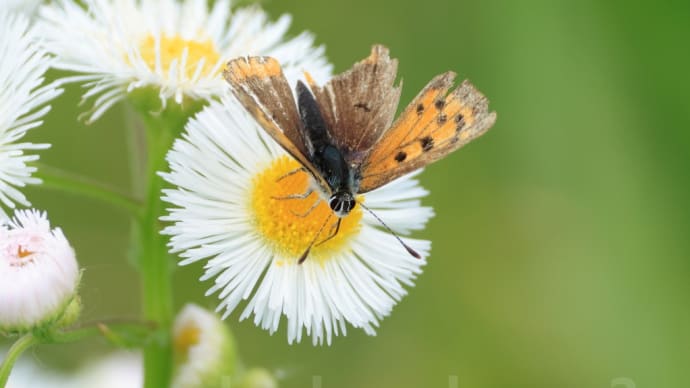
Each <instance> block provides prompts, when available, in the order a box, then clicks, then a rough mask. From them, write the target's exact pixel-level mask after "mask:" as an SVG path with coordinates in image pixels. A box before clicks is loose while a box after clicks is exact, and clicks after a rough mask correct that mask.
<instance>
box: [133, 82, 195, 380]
mask: <svg viewBox="0 0 690 388" xmlns="http://www.w3.org/2000/svg"><path fill="white" fill-rule="evenodd" d="M128 97H129V99H130V101H131V102H132V106H133V107H134V108H135V110H136V111H137V113H139V117H140V118H141V119H142V121H143V123H144V127H145V128H146V131H145V133H146V151H147V152H146V156H147V158H146V173H145V175H144V177H145V178H146V179H147V181H146V182H145V185H143V186H145V193H144V195H143V198H144V212H143V214H142V217H141V219H140V220H138V221H139V222H138V223H137V225H136V230H135V231H136V234H137V236H138V239H137V241H138V248H139V249H138V256H139V261H138V264H139V268H140V273H141V283H142V293H143V301H142V308H143V313H144V319H145V320H147V321H151V322H155V323H156V325H157V327H158V332H157V333H156V334H157V335H156V336H155V337H154V340H152V341H149V342H148V343H147V344H146V346H144V387H145V388H161V387H167V386H169V385H170V380H171V375H172V365H173V352H172V334H171V327H172V320H173V292H172V269H173V265H172V260H171V259H170V257H169V255H168V250H167V246H166V242H167V238H166V237H165V236H163V235H161V234H160V229H161V225H160V222H159V219H160V217H161V216H162V215H163V210H164V207H163V202H162V200H161V194H162V193H161V190H162V189H163V187H164V186H165V182H164V180H163V178H161V177H160V176H159V175H158V172H159V171H165V170H167V164H166V162H165V155H166V153H167V152H168V151H169V150H170V148H171V146H172V144H173V140H174V139H175V137H176V136H177V135H179V134H180V133H181V132H182V131H183V129H184V125H185V123H187V120H188V119H189V117H191V116H192V115H194V113H196V112H198V111H199V110H201V108H202V107H203V105H204V104H205V103H206V102H205V101H204V100H199V101H195V100H187V99H185V100H184V101H183V102H182V104H178V103H176V102H174V101H172V100H170V101H168V103H167V104H166V106H164V107H161V105H160V99H159V96H158V94H157V92H156V93H155V94H154V93H152V90H148V89H144V88H142V89H138V90H135V91H133V92H131V93H130V94H129V95H128Z"/></svg>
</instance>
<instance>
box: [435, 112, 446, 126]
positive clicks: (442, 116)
mask: <svg viewBox="0 0 690 388" xmlns="http://www.w3.org/2000/svg"><path fill="white" fill-rule="evenodd" d="M447 120H448V116H446V114H445V113H441V114H440V115H438V118H437V121H438V124H439V125H443V124H445V122H446V121H447Z"/></svg>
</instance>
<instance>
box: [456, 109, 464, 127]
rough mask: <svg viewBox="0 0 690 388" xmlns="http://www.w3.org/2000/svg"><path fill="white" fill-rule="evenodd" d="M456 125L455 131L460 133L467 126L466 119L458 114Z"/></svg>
mask: <svg viewBox="0 0 690 388" xmlns="http://www.w3.org/2000/svg"><path fill="white" fill-rule="evenodd" d="M455 124H457V127H456V128H455V130H456V131H458V132H460V131H461V130H462V128H463V127H464V126H465V117H464V116H463V115H462V113H458V115H457V116H455Z"/></svg>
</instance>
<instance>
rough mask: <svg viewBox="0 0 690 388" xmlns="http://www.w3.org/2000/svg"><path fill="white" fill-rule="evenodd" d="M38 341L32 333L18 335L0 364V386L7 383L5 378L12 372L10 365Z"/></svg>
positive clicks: (1, 387)
mask: <svg viewBox="0 0 690 388" xmlns="http://www.w3.org/2000/svg"><path fill="white" fill-rule="evenodd" d="M38 343H39V341H38V340H37V339H36V337H34V336H33V335H32V334H26V335H24V336H22V337H20V338H19V339H18V340H17V342H15V343H14V344H13V345H12V347H11V348H10V350H9V351H7V356H5V359H4V360H3V361H2V365H0V388H4V387H5V385H6V384H7V380H8V379H9V378H10V373H11V372H12V367H13V366H14V363H15V362H17V359H18V358H19V356H21V355H22V353H24V351H26V350H27V349H29V348H30V347H32V346H34V345H36V344H38Z"/></svg>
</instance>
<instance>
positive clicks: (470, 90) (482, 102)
mask: <svg viewBox="0 0 690 388" xmlns="http://www.w3.org/2000/svg"><path fill="white" fill-rule="evenodd" d="M453 98H457V99H458V100H459V101H460V102H461V104H462V105H463V106H464V107H465V108H464V109H463V110H462V111H461V112H463V114H464V115H465V116H466V121H467V124H468V128H467V130H465V131H462V133H461V140H463V142H466V141H470V140H472V139H476V138H477V137H479V136H481V135H483V134H484V133H486V131H488V130H489V129H490V128H491V127H492V126H493V125H494V123H495V122H496V112H489V99H487V98H486V96H484V94H482V92H480V91H479V90H477V88H476V87H475V86H474V85H472V83H471V82H470V81H469V80H464V81H462V84H460V86H459V87H458V88H457V89H456V90H455V91H454V92H453Z"/></svg>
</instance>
